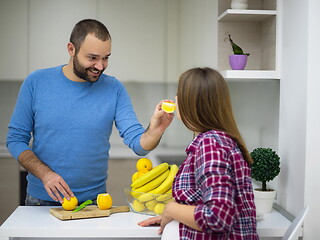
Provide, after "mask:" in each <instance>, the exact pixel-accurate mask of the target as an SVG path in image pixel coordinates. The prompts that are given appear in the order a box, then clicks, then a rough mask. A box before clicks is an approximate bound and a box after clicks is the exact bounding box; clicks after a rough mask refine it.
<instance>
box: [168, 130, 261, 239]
mask: <svg viewBox="0 0 320 240" xmlns="http://www.w3.org/2000/svg"><path fill="white" fill-rule="evenodd" d="M186 152H187V155H188V156H187V158H186V160H185V161H184V162H183V163H182V165H181V166H180V169H179V172H178V173H177V175H176V178H175V181H174V184H173V191H172V194H173V197H174V198H175V199H176V201H177V202H178V203H182V204H187V205H195V206H196V209H195V212H194V217H195V220H196V222H197V224H198V226H199V227H200V228H201V229H202V231H201V232H200V231H197V230H194V229H192V228H190V227H188V226H186V225H184V224H182V223H180V224H179V234H180V239H190V240H191V239H192V240H210V239H218V240H222V239H225V240H233V239H234V240H235V239H236V240H240V239H246V240H255V239H259V237H258V235H257V232H256V212H255V205H254V196H253V190H252V183H251V177H250V168H249V165H248V163H247V162H246V161H245V160H244V158H243V155H242V153H241V151H240V149H239V148H238V146H237V144H236V143H235V142H234V141H233V140H232V139H231V138H230V137H229V136H228V135H226V134H225V133H223V132H221V131H215V130H212V131H208V132H206V133H200V134H199V135H198V136H197V137H196V138H195V139H194V140H193V142H191V144H190V145H189V146H188V147H187V149H186Z"/></svg>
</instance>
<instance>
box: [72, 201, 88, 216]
mask: <svg viewBox="0 0 320 240" xmlns="http://www.w3.org/2000/svg"><path fill="white" fill-rule="evenodd" d="M92 203H93V202H92V200H90V199H89V200H87V201H85V202H83V203H81V204H80V206H78V207H76V209H75V210H73V211H72V212H74V213H75V212H78V211H80V210H81V209H84V208H85V207H86V206H87V205H89V204H92Z"/></svg>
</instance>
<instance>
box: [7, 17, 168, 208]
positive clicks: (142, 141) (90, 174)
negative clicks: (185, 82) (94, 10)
mask: <svg viewBox="0 0 320 240" xmlns="http://www.w3.org/2000/svg"><path fill="white" fill-rule="evenodd" d="M67 49H68V52H69V55H70V60H69V63H68V64H67V65H61V66H58V67H53V68H48V69H42V70H37V71H35V72H33V73H31V74H30V75H29V76H28V77H27V78H26V80H25V81H24V82H23V84H22V86H21V89H20V92H19V96H18V99H17V103H16V107H15V110H14V112H13V115H12V118H11V121H10V124H9V131H8V135H7V148H8V149H9V151H10V153H11V154H12V155H13V156H14V157H15V158H16V159H17V160H18V161H19V163H20V164H21V165H22V166H23V167H24V168H25V169H26V170H27V171H28V172H29V173H28V177H27V179H28V186H27V198H26V205H60V203H62V201H63V196H64V197H66V198H67V199H68V200H69V199H70V198H71V197H73V196H76V197H77V198H78V200H79V202H83V201H86V200H88V199H92V200H94V199H95V198H96V196H97V194H99V193H103V192H106V179H107V169H108V158H109V149H110V142H109V138H110V135H111V131H112V125H113V122H114V123H115V125H116V127H117V129H118V131H119V133H120V136H121V137H122V138H123V139H124V143H125V144H126V145H128V146H129V147H130V148H131V149H132V150H133V151H134V152H135V153H136V154H138V155H145V154H147V153H148V151H151V150H153V149H154V148H155V147H156V146H157V145H158V142H159V141H160V138H161V136H162V134H163V132H164V131H165V129H166V128H167V127H168V126H169V125H170V123H171V121H172V118H173V115H172V114H168V113H165V112H164V111H163V110H161V107H160V106H161V103H159V104H158V105H157V106H156V109H155V112H154V114H153V116H152V117H151V121H150V125H149V127H148V129H147V130H145V129H144V128H143V127H142V126H141V124H140V123H139V122H138V120H137V118H136V115H135V113H134V111H133V108H132V105H131V101H130V98H129V96H128V93H127V91H126V89H125V88H124V86H123V84H122V83H120V82H119V81H118V80H117V79H116V78H114V77H111V76H108V75H105V74H102V73H103V71H104V70H105V69H106V68H107V66H108V60H109V57H110V55H111V36H110V34H109V32H108V30H107V28H106V27H105V26H104V25H103V24H102V23H100V22H98V21H96V20H93V19H86V20H82V21H80V22H79V23H77V24H76V25H75V27H74V29H73V31H72V33H71V37H70V42H69V43H68V45H67ZM31 134H32V137H33V144H32V148H30V147H29V146H28V145H29V142H30V139H31Z"/></svg>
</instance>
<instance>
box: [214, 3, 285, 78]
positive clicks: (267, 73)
mask: <svg viewBox="0 0 320 240" xmlns="http://www.w3.org/2000/svg"><path fill="white" fill-rule="evenodd" d="M278 1H279V0H278ZM252 7H253V8H257V9H245V10H243V9H230V3H228V1H224V0H219V12H218V18H217V22H218V69H219V70H220V73H221V74H222V75H223V76H224V77H225V78H226V79H228V80H242V79H244V80H245V79H250V80H260V79H261V80H274V79H276V80H279V79H280V66H279V62H280V61H279V51H278V48H279V45H280V41H279V39H280V36H279V16H278V3H277V1H276V0H271V1H270V0H269V1H264V0H260V1H259V0H258V1H249V8H252ZM226 33H229V34H231V37H232V39H233V41H234V42H235V43H236V44H238V45H239V46H240V47H241V48H242V49H243V50H244V51H245V52H248V53H250V56H249V58H248V62H247V66H246V68H245V70H231V67H230V65H229V61H228V56H229V55H231V54H233V52H232V48H231V45H230V43H229V41H225V38H226V37H227V36H226V35H225V34H226Z"/></svg>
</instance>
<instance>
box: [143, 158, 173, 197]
mask: <svg viewBox="0 0 320 240" xmlns="http://www.w3.org/2000/svg"><path fill="white" fill-rule="evenodd" d="M178 170H179V167H178V166H177V165H175V164H174V165H171V166H170V172H169V175H168V177H167V178H166V180H164V181H163V182H162V183H161V184H160V185H159V186H158V187H157V188H155V189H153V190H151V191H148V192H147V193H143V194H141V195H140V196H138V198H137V199H138V200H139V201H140V202H147V201H150V200H152V199H154V198H156V197H160V196H159V194H163V193H165V192H167V191H168V190H170V188H171V187H172V182H173V180H174V177H175V176H176V174H177V172H178Z"/></svg>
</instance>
